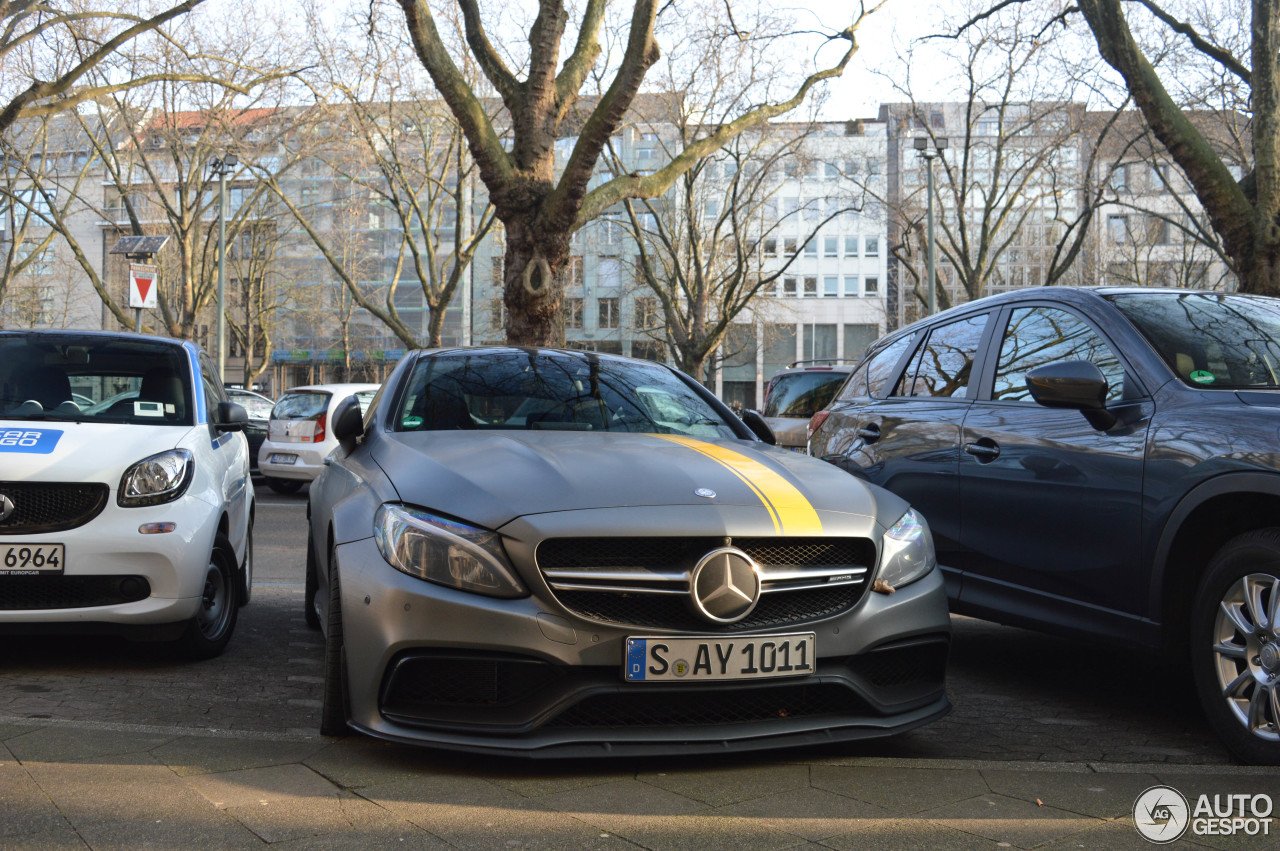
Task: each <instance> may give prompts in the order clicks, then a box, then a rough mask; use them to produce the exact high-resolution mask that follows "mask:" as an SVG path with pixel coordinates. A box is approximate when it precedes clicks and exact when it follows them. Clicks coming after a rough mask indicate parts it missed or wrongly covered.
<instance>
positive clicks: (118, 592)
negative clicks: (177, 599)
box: [0, 576, 151, 611]
mask: <svg viewBox="0 0 1280 851" xmlns="http://www.w3.org/2000/svg"><path fill="white" fill-rule="evenodd" d="M149 596H151V585H150V583H148V582H147V580H146V579H145V578H144V577H141V576H0V611H33V610H37V609H89V608H93V607H95V606H114V605H118V604H120V603H135V602H137V601H138V600H145V599H146V598H147V597H149Z"/></svg>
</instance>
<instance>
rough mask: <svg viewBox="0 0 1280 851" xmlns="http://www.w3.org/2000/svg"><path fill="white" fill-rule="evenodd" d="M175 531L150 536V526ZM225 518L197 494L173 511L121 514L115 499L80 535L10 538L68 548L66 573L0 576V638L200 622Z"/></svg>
mask: <svg viewBox="0 0 1280 851" xmlns="http://www.w3.org/2000/svg"><path fill="white" fill-rule="evenodd" d="M157 522H172V523H174V524H175V529H174V531H173V532H169V533H165V534H150V535H144V534H142V533H141V532H139V531H138V529H139V526H141V525H142V524H144V523H157ZM217 528H218V512H217V509H215V508H214V507H213V506H211V505H209V504H208V503H206V502H204V501H202V500H200V499H197V498H194V497H192V496H190V495H188V496H186V497H183V498H182V499H179V500H177V501H176V502H173V503H169V504H166V505H159V506H154V507H150V508H121V507H119V506H117V505H116V504H115V502H114V494H113V495H112V497H111V500H110V501H109V502H108V504H107V506H106V508H105V509H104V510H103V511H102V513H101V514H99V515H98V516H97V517H95V518H94V519H93V520H91V521H89V522H88V523H86V524H84V525H83V526H79V527H77V528H74V529H67V530H64V531H61V532H49V533H42V534H36V535H3V536H0V543H2V544H5V545H19V546H20V545H23V544H62V545H63V546H64V560H65V567H64V570H63V572H62V573H61V574H51V575H40V576H19V575H0V632H3V633H15V632H23V633H25V632H32V631H42V629H41V625H44V628H57V629H60V628H61V627H71V628H73V629H74V628H75V627H91V626H92V627H94V631H114V630H112V628H113V627H133V626H143V627H150V626H155V625H163V624H176V623H179V622H182V621H186V620H189V619H190V618H192V617H194V616H195V613H196V610H197V608H198V607H199V605H200V595H201V592H202V590H203V588H204V576H205V571H206V569H207V567H208V564H209V553H210V551H211V550H212V548H213V538H214V535H215V533H216V531H217Z"/></svg>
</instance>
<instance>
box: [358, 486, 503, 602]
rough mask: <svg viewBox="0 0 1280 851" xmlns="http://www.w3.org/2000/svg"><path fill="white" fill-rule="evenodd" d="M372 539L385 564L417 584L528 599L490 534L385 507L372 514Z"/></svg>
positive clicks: (406, 509)
mask: <svg viewBox="0 0 1280 851" xmlns="http://www.w3.org/2000/svg"><path fill="white" fill-rule="evenodd" d="M373 537H374V538H375V539H376V540H377V542H378V550H379V551H380V552H381V553H382V557H383V558H385V559H386V560H387V563H388V564H390V565H391V566H392V567H394V568H395V569H396V570H399V571H401V572H402V573H407V574H409V575H410V576H416V577H417V578H418V579H425V580H427V581H428V582H436V583H439V584H440V585H448V586H449V587H450V588H458V589H460V590H462V591H472V592H474V593H476V594H484V595H486V596H488V597H523V596H525V595H527V594H528V592H527V591H526V590H525V588H524V584H523V583H521V581H520V580H519V578H518V577H517V576H516V572H515V569H514V568H513V567H512V566H511V563H510V562H508V561H507V556H506V554H505V553H504V552H503V551H502V543H501V542H500V541H499V540H498V535H497V534H496V533H494V532H490V531H488V530H485V529H477V528H476V527H475V526H468V525H466V524H465V523H459V522H457V521H455V520H446V519H445V518H443V517H437V516H435V515H434V514H430V513H428V512H426V511H423V510H422V509H419V508H409V507H408V506H404V505H390V504H386V505H383V506H382V507H380V508H379V509H378V513H377V514H376V515H374V518H373Z"/></svg>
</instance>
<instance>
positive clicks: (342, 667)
mask: <svg viewBox="0 0 1280 851" xmlns="http://www.w3.org/2000/svg"><path fill="white" fill-rule="evenodd" d="M327 614H328V621H329V631H328V634H327V635H325V637H324V697H323V699H322V701H321V705H320V732H321V734H322V735H325V736H347V735H350V734H351V728H350V727H349V726H348V725H347V719H348V718H350V717H351V713H350V711H349V709H348V708H347V707H348V705H349V701H348V699H347V653H346V647H345V646H344V645H343V642H342V586H341V583H340V581H339V579H338V559H337V553H335V552H334V548H333V547H332V546H331V547H329V611H328V613H327Z"/></svg>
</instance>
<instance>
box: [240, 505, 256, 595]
mask: <svg viewBox="0 0 1280 851" xmlns="http://www.w3.org/2000/svg"><path fill="white" fill-rule="evenodd" d="M239 584H240V605H241V606H247V605H249V599H250V598H251V597H252V596H253V514H252V513H250V514H249V528H248V529H247V530H246V531H245V539H244V564H242V565H240V583H239Z"/></svg>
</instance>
